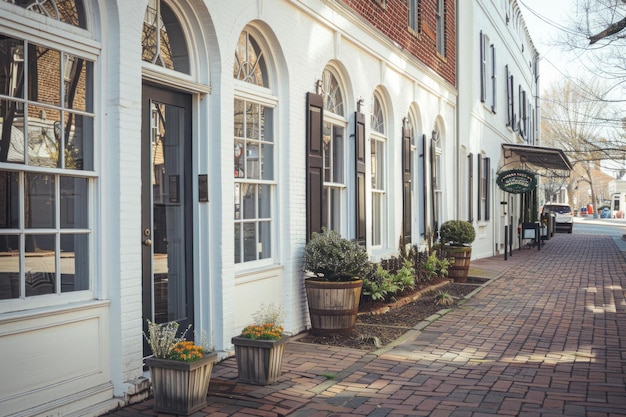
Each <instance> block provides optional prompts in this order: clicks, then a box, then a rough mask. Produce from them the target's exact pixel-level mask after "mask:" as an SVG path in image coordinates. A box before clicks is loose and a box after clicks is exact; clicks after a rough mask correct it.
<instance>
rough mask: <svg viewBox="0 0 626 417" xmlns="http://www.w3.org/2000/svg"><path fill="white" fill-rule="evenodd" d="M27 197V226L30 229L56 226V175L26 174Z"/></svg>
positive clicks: (25, 213) (25, 207)
mask: <svg viewBox="0 0 626 417" xmlns="http://www.w3.org/2000/svg"><path fill="white" fill-rule="evenodd" d="M25 197H26V201H25V205H24V216H25V219H24V222H25V227H27V228H30V229H36V228H53V227H55V222H54V216H55V211H54V206H55V199H54V176H53V175H46V174H26V196H25Z"/></svg>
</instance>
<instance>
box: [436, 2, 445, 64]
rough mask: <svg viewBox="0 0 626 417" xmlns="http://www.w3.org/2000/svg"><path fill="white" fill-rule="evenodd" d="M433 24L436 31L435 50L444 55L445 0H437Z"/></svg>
mask: <svg viewBox="0 0 626 417" xmlns="http://www.w3.org/2000/svg"><path fill="white" fill-rule="evenodd" d="M435 24H436V31H437V52H438V53H439V54H440V55H441V56H446V8H445V0H437V10H436V12H435Z"/></svg>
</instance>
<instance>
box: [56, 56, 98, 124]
mask: <svg viewBox="0 0 626 417" xmlns="http://www.w3.org/2000/svg"><path fill="white" fill-rule="evenodd" d="M63 57H64V60H63V61H64V65H65V67H64V70H63V80H64V82H65V107H66V108H68V109H72V110H81V111H88V112H91V111H92V110H93V103H92V91H91V87H90V86H91V82H90V80H91V79H92V77H93V63H92V62H90V61H86V60H84V59H81V58H78V57H76V56H73V55H69V54H63Z"/></svg>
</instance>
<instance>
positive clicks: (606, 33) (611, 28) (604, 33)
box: [589, 17, 626, 45]
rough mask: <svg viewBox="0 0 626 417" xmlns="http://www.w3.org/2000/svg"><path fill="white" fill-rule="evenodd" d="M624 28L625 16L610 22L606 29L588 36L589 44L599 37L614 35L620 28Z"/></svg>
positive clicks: (625, 25)
mask: <svg viewBox="0 0 626 417" xmlns="http://www.w3.org/2000/svg"><path fill="white" fill-rule="evenodd" d="M624 29H626V17H625V18H623V19H622V20H620V21H619V22H615V23H612V24H610V25H609V26H608V27H607V28H606V29H604V30H603V31H602V32H600V33H597V34H595V35H593V36H590V37H589V45H593V44H594V43H596V42H598V41H599V40H601V39H604V38H606V37H607V36H611V35H614V34H616V33H618V32H621V31H622V30H624Z"/></svg>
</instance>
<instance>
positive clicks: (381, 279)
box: [362, 261, 415, 300]
mask: <svg viewBox="0 0 626 417" xmlns="http://www.w3.org/2000/svg"><path fill="white" fill-rule="evenodd" d="M414 287H415V270H414V269H413V264H411V262H409V261H405V262H404V264H403V266H402V268H400V269H399V270H398V271H397V272H395V273H394V272H391V271H387V270H386V269H384V268H383V267H382V266H381V265H377V267H376V270H375V272H374V274H373V276H371V277H367V278H365V279H364V280H363V290H362V291H363V295H365V296H368V297H370V298H371V299H372V300H386V299H387V298H388V297H390V296H393V295H395V294H397V293H401V292H403V291H405V290H407V289H412V288H414Z"/></svg>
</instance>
